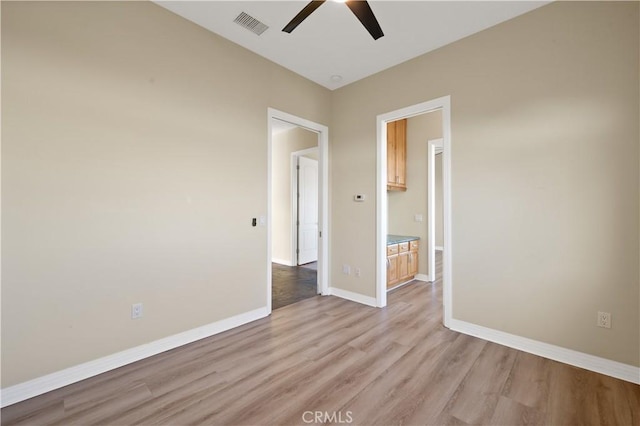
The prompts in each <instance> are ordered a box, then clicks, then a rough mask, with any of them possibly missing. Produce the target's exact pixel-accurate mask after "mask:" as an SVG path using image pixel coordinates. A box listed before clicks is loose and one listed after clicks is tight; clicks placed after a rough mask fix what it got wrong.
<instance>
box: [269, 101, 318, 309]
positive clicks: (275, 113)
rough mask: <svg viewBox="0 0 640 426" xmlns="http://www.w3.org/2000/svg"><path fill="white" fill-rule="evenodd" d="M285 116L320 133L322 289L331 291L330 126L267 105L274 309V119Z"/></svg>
mask: <svg viewBox="0 0 640 426" xmlns="http://www.w3.org/2000/svg"><path fill="white" fill-rule="evenodd" d="M274 119H275V120H281V121H285V122H287V123H291V124H295V125H296V126H298V127H302V128H305V129H307V130H310V131H312V132H314V133H317V134H318V170H319V175H320V176H319V179H318V193H319V194H320V196H319V200H318V232H319V235H318V293H319V294H321V295H323V296H324V295H328V294H329V229H330V228H329V128H328V127H327V126H324V125H322V124H319V123H315V122H313V121H310V120H307V119H304V118H301V117H298V116H295V115H293V114H289V113H286V112H283V111H279V110H277V109H275V108H267V295H266V297H267V310H268V311H269V313H271V287H272V277H271V274H272V267H271V241H272V236H271V232H272V229H271V227H272V223H271V222H272V221H271V215H272V208H271V203H272V201H273V200H272V198H273V194H272V193H271V180H272V167H273V165H272V159H271V156H272V155H273V134H272V133H273V131H272V122H273V120H274Z"/></svg>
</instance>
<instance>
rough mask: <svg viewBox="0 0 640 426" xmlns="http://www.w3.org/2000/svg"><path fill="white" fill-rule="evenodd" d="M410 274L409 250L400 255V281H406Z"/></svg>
mask: <svg viewBox="0 0 640 426" xmlns="http://www.w3.org/2000/svg"><path fill="white" fill-rule="evenodd" d="M408 276H409V252H404V253H400V254H399V255H398V281H405V280H406V278H407V277H408Z"/></svg>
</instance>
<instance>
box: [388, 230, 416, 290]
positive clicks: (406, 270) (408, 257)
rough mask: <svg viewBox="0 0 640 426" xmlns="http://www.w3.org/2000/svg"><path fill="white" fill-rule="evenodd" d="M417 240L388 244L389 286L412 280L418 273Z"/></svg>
mask: <svg viewBox="0 0 640 426" xmlns="http://www.w3.org/2000/svg"><path fill="white" fill-rule="evenodd" d="M419 248H420V246H419V243H418V241H417V240H414V241H409V242H404V243H398V244H389V245H388V246H387V288H391V287H395V286H396V285H397V284H401V283H403V282H406V281H410V280H412V279H413V277H415V276H416V274H417V273H418V249H419Z"/></svg>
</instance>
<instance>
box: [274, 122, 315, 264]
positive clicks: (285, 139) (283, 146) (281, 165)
mask: <svg viewBox="0 0 640 426" xmlns="http://www.w3.org/2000/svg"><path fill="white" fill-rule="evenodd" d="M272 143H273V147H272V173H271V197H272V210H271V216H272V217H271V226H272V231H271V232H272V233H271V250H272V251H271V256H272V258H273V259H272V260H273V261H274V262H276V263H283V264H285V265H289V266H293V265H295V261H294V259H295V258H294V256H293V253H292V251H291V238H292V235H291V233H292V221H293V217H292V213H291V212H292V206H291V153H293V152H296V151H302V150H303V149H308V148H313V147H317V146H318V134H317V133H314V132H311V131H309V130H306V129H303V128H302V127H296V128H293V129H291V130H287V131H284V132H281V133H277V134H274V135H273V139H272ZM313 157H316V158H315V159H317V157H318V156H317V154H316V155H315V156H313ZM292 262H293V263H292Z"/></svg>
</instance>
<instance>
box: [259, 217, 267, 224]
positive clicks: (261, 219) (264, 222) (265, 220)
mask: <svg viewBox="0 0 640 426" xmlns="http://www.w3.org/2000/svg"><path fill="white" fill-rule="evenodd" d="M260 226H267V217H266V216H260Z"/></svg>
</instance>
